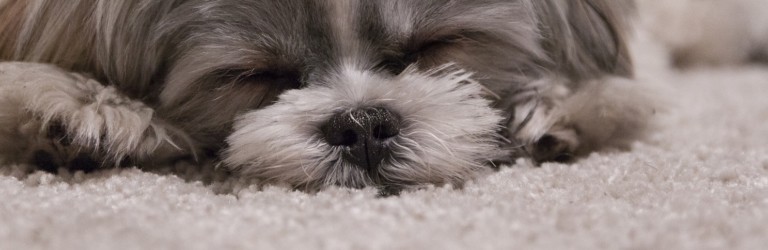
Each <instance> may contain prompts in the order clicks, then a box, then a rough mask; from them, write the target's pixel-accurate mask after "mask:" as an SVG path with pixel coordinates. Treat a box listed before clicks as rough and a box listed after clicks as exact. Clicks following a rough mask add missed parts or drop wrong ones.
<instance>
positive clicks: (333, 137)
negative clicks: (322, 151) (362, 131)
mask: <svg viewBox="0 0 768 250" xmlns="http://www.w3.org/2000/svg"><path fill="white" fill-rule="evenodd" d="M326 140H327V141H328V144H331V145H333V146H352V145H354V144H355V143H357V132H355V131H354V130H351V129H347V130H344V131H343V132H341V133H331V134H327V135H326Z"/></svg>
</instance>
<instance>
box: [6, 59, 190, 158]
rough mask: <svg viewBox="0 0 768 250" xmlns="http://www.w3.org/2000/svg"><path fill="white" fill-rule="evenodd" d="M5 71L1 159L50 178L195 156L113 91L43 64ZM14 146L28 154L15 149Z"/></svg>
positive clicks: (178, 135) (146, 111) (145, 110)
mask: <svg viewBox="0 0 768 250" xmlns="http://www.w3.org/2000/svg"><path fill="white" fill-rule="evenodd" d="M0 70H3V71H4V72H5V74H2V75H0V90H3V93H0V104H4V105H5V107H3V108H1V109H0V124H2V125H6V126H7V127H6V129H3V130H0V133H2V135H3V137H4V139H0V144H2V145H0V150H2V151H4V152H0V155H10V154H12V153H10V152H11V151H15V152H17V153H20V154H21V155H25V156H26V157H25V159H21V160H22V161H27V162H30V163H33V164H34V165H38V166H39V167H40V168H42V169H47V170H53V169H54V168H59V167H67V168H73V169H78V168H84V170H86V169H92V168H95V166H101V165H109V166H115V165H120V163H122V162H124V161H125V160H126V159H135V160H140V159H148V158H151V159H153V160H154V159H158V158H163V157H169V156H171V155H184V154H190V153H191V150H190V148H191V147H183V146H187V145H191V143H186V144H181V146H180V145H179V144H177V143H176V141H180V142H187V141H186V140H185V138H186V137H185V136H184V134H183V133H182V132H181V131H180V130H178V129H175V128H174V127H172V126H170V125H169V124H166V123H164V122H163V121H162V120H160V119H157V117H155V115H154V111H153V110H152V109H151V108H150V107H148V106H146V105H144V104H143V103H141V102H139V101H135V100H131V99H130V98H128V97H125V96H123V95H121V94H120V93H118V91H117V90H116V89H115V88H114V87H108V86H103V85H102V84H100V83H99V82H97V81H95V80H92V79H89V78H87V77H84V76H82V75H79V74H75V73H71V72H66V71H63V70H61V69H58V68H55V67H53V66H48V65H42V64H10V65H9V64H5V63H3V64H0ZM14 128H16V129H14ZM9 138H13V139H9ZM11 140H15V141H17V143H19V144H23V145H24V146H23V147H17V148H16V149H13V148H12V147H9V145H10V144H12V143H14V142H13V141H11ZM6 144H8V145H6ZM11 158H13V157H11Z"/></svg>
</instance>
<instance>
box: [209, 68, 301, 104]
mask: <svg viewBox="0 0 768 250" xmlns="http://www.w3.org/2000/svg"><path fill="white" fill-rule="evenodd" d="M215 75H216V77H217V78H218V79H219V81H220V82H222V83H224V84H222V85H221V86H220V87H218V88H217V89H218V90H227V91H228V92H230V93H233V94H238V95H242V94H246V95H248V94H247V93H251V94H249V96H250V99H252V102H251V103H252V105H251V107H252V108H260V107H263V106H266V105H270V104H272V103H274V102H275V101H277V97H278V96H279V95H280V94H282V93H283V92H285V91H287V90H291V89H298V88H301V87H302V86H303V81H302V79H301V73H299V72H298V71H293V70H256V69H251V70H241V69H227V70H220V71H218V72H217V73H216V74H215Z"/></svg>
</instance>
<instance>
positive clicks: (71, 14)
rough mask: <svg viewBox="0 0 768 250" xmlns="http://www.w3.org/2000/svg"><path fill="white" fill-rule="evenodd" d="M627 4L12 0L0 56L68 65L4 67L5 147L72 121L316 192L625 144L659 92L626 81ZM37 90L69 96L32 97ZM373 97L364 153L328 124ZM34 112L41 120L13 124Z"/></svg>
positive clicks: (143, 153)
mask: <svg viewBox="0 0 768 250" xmlns="http://www.w3.org/2000/svg"><path fill="white" fill-rule="evenodd" d="M625 5H626V4H625V3H624V2H623V1H622V2H618V1H604V0H570V1H564V0H535V1H534V0H477V1H452V0H428V1H384V0H382V1H357V0H349V1H336V0H314V1H298V0H295V1H294V0H288V1H257V0H214V1H202V0H137V1H108V0H73V1H55V0H28V1H22V0H7V1H6V2H5V3H3V5H2V7H0V33H2V34H4V36H3V37H2V38H0V59H2V60H15V61H31V62H39V63H48V64H53V65H56V66H57V67H59V68H61V69H63V70H60V69H57V68H54V67H51V66H41V65H26V66H24V67H22V68H29V69H32V70H41V71H44V72H49V73H46V74H43V75H40V76H39V78H36V79H35V80H34V81H33V82H36V83H34V84H26V85H25V84H24V83H20V82H24V81H19V80H18V78H14V77H17V76H16V75H14V76H13V77H11V78H12V79H14V80H5V79H11V78H7V76H6V78H3V79H4V80H3V81H2V82H0V85H2V86H3V88H5V89H10V90H11V91H4V93H3V95H2V98H3V99H2V100H0V101H1V102H3V103H11V104H9V106H4V107H7V108H3V110H2V112H7V113H8V114H7V115H6V114H0V115H2V116H0V117H3V118H0V120H2V121H0V122H4V123H8V124H10V125H9V128H14V129H11V130H9V131H10V132H8V131H6V132H4V133H5V134H3V136H4V137H6V135H7V137H6V138H15V139H8V140H5V141H0V143H1V144H3V145H2V149H3V151H2V152H1V153H2V154H4V155H14V154H16V153H17V152H16V151H13V150H10V148H11V147H10V144H11V143H12V141H11V140H13V141H16V140H31V139H32V138H35V137H41V136H42V137H43V138H47V139H48V140H49V139H51V138H53V139H56V138H59V139H60V138H72V139H71V140H72V144H71V145H65V146H66V147H74V148H75V149H76V150H75V151H78V152H81V151H86V152H88V153H89V154H92V155H93V156H92V157H91V158H95V159H97V162H101V163H106V164H107V165H111V164H114V163H119V162H121V161H123V160H124V159H130V160H132V161H135V162H144V161H173V160H178V159H187V158H189V157H190V156H192V157H197V158H199V157H221V158H222V160H223V163H224V165H225V166H227V167H229V168H232V169H237V170H239V172H240V173H244V174H248V175H251V176H254V177H256V178H259V179H262V180H266V181H269V182H272V183H287V184H288V185H292V186H295V187H297V188H303V189H306V190H316V189H318V188H322V187H324V186H328V185H342V186H350V187H362V186H367V185H373V186H380V187H396V188H402V187H413V186H420V185H424V184H437V185H442V184H456V185H460V184H461V183H462V182H463V181H465V180H467V179H471V178H473V177H474V176H476V175H477V174H479V173H482V172H484V171H486V169H488V167H487V166H488V165H491V163H492V162H499V161H506V160H510V159H512V158H514V157H519V156H527V157H531V158H533V159H534V160H537V161H547V160H567V159H569V158H570V157H572V156H576V155H580V154H585V153H588V152H590V151H592V150H595V149H599V148H601V147H604V146H627V143H628V142H630V141H632V140H633V139H635V138H637V137H638V136H639V135H640V134H642V131H643V130H644V127H645V124H646V122H647V120H648V119H649V117H650V116H651V114H652V113H653V108H652V107H651V106H649V105H648V104H649V101H648V100H647V96H645V95H643V94H639V93H638V89H639V88H636V87H635V86H634V85H635V84H634V83H632V82H631V81H629V80H626V79H628V78H631V77H632V65H631V60H630V57H629V55H628V53H627V50H626V47H625V45H624V38H623V31H624V29H625V26H624V24H623V18H622V17H623V16H624V14H623V13H624V11H626V10H627V8H626V6H625ZM14 65H16V64H13V63H12V64H3V67H4V68H5V69H8V68H13V67H16V66H14ZM17 66H18V65H17ZM69 72H77V73H69ZM14 74H16V73H14ZM26 74H32V73H28V72H27V73H24V72H22V74H17V75H18V77H23V75H26ZM91 79H92V80H91ZM97 82H98V83H101V84H96V83H97ZM102 84H103V85H104V86H101V85H102ZM30 86H31V88H30ZM105 86H106V87H105ZM17 93H18V94H17ZM45 95H50V96H58V97H60V98H61V100H62V101H55V102H53V101H54V99H36V98H38V97H39V96H45ZM100 96H101V97H103V98H99V97H100ZM56 100H58V99H56ZM104 100H109V101H104ZM105 103H106V104H105ZM368 108H382V109H386V110H389V111H390V112H392V113H394V116H396V117H398V118H399V120H400V121H401V123H399V124H398V126H399V129H400V131H399V133H398V134H396V135H394V136H393V137H392V138H387V139H386V140H383V141H382V142H381V143H382V145H384V146H382V147H383V148H384V149H386V150H387V151H388V152H389V154H387V156H386V157H385V158H383V160H382V161H381V162H373V163H372V162H370V160H369V161H368V163H367V165H369V166H362V167H361V166H359V165H360V164H359V163H356V164H353V163H352V162H351V161H349V160H348V158H345V157H344V156H345V155H349V154H351V153H350V152H352V151H351V150H350V148H349V147H345V146H338V145H332V143H329V142H328V139H327V138H326V137H324V135H323V133H324V132H323V129H321V128H322V127H323V125H324V124H326V123H328V121H329V119H331V118H332V117H334V116H339V115H345V114H348V115H350V116H353V115H352V114H353V113H355V112H356V111H357V110H364V109H368ZM114 114H119V115H114ZM5 117H8V118H7V119H6V118H5ZM11 117H13V119H15V121H14V122H12V121H11V119H12V118H11ZM115 117H120V118H115ZM358 118H363V119H368V118H367V117H352V119H353V120H354V119H358ZM27 123H31V124H34V126H33V127H34V128H35V129H33V130H31V131H37V133H26V134H25V133H20V132H14V131H16V130H15V128H18V127H22V126H21V125H23V124H27ZM359 125H360V126H363V124H359ZM57 130H60V131H61V133H51V132H50V131H57ZM52 135H53V136H52ZM46 150H47V151H55V152H54V153H50V152H49V153H45V154H43V153H40V150H37V148H34V149H32V148H30V149H28V150H25V151H29V152H31V155H32V156H31V157H27V158H23V157H22V158H20V159H16V160H17V161H22V162H23V161H31V162H33V163H36V162H37V163H39V162H40V158H45V159H48V158H56V159H61V158H64V159H69V158H67V157H71V156H70V155H71V153H65V154H64V155H67V157H51V155H54V156H55V155H58V154H61V151H62V150H60V149H58V150H57V149H50V148H49V149H46ZM47 151H46V152H47ZM63 151H66V150H63ZM29 152H27V154H29ZM41 155H44V156H47V157H40V156H41ZM359 157H362V156H359ZM365 157H368V155H367V154H366V155H365ZM11 158H13V157H11ZM17 158H18V157H17ZM366 159H371V158H366ZM45 162H46V163H48V162H51V161H45ZM53 162H56V164H52V165H61V164H64V165H66V164H67V163H66V160H56V161H53ZM38 165H40V164H38ZM371 169H373V170H371Z"/></svg>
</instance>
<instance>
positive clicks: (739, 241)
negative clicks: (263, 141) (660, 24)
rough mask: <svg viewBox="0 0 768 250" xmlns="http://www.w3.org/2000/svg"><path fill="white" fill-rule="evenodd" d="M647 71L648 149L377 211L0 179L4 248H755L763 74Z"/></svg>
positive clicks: (196, 188) (211, 177)
mask: <svg viewBox="0 0 768 250" xmlns="http://www.w3.org/2000/svg"><path fill="white" fill-rule="evenodd" d="M642 63H643V62H641V64H642ZM651 72H654V73H653V74H650V73H644V74H641V75H642V76H643V77H646V79H647V80H648V81H654V82H659V83H663V85H664V86H665V88H664V90H663V92H664V93H665V95H666V96H669V97H670V98H669V99H670V100H669V101H668V102H669V104H668V106H669V109H668V110H666V111H665V112H660V113H659V125H658V129H656V130H655V132H654V133H653V134H652V135H651V137H650V138H649V139H648V140H647V141H645V142H641V143H637V144H635V145H634V147H633V148H632V149H631V150H630V151H608V152H599V153H594V154H592V155H590V156H589V157H586V158H584V159H580V160H579V161H577V162H576V163H573V164H568V165H564V164H545V165H543V166H542V167H532V166H530V164H528V163H526V162H524V161H520V162H518V164H516V165H514V166H512V167H509V168H505V169H503V170H501V171H499V172H498V173H495V174H493V175H491V176H488V177H486V178H482V179H479V180H477V181H475V182H473V183H470V184H469V185H467V186H466V187H465V188H464V189H462V190H456V189H450V188H432V189H425V190H420V191H415V192H410V193H403V194H401V195H400V196H394V197H387V198H379V197H377V195H376V191H375V190H372V189H367V190H346V189H331V190H326V191H323V192H320V193H317V194H307V193H302V192H294V191H290V190H287V189H284V188H280V187H266V188H264V189H261V190H260V189H258V188H257V187H256V186H252V185H251V186H249V185H248V183H247V182H244V181H240V180H235V179H225V178H223V177H221V176H219V175H216V174H211V173H205V172H202V173H199V172H195V171H189V172H190V173H182V174H168V173H167V172H169V171H170V170H172V169H166V170H158V171H152V172H147V171H140V170H137V169H123V170H105V171H101V172H96V173H92V174H83V173H67V172H62V173H60V174H59V175H52V174H48V173H42V172H37V173H33V174H23V173H22V172H23V167H22V166H2V167H0V249H563V248H566V249H765V246H768V98H766V95H768V67H764V66H744V67H738V68H728V69H722V68H721V69H702V70H693V71H688V72H682V73H672V72H667V71H663V70H661V71H658V72H655V71H651ZM176 168H177V171H170V172H176V173H179V172H180V171H178V169H182V168H183V166H178V167H176ZM181 172H183V171H181ZM180 176H181V177H180Z"/></svg>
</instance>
